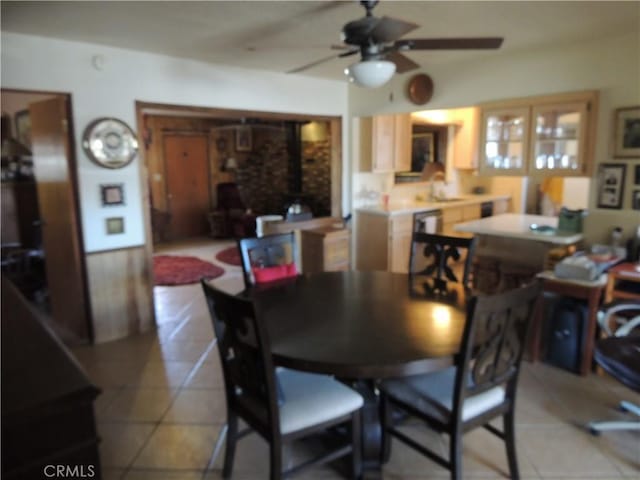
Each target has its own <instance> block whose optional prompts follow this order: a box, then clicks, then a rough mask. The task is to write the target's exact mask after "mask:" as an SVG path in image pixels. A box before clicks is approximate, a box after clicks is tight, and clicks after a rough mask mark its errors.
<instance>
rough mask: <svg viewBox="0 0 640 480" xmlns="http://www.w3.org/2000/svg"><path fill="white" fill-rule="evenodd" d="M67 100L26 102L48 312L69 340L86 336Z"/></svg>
mask: <svg viewBox="0 0 640 480" xmlns="http://www.w3.org/2000/svg"><path fill="white" fill-rule="evenodd" d="M69 112H70V108H69V100H68V98H66V97H63V96H60V97H55V98H52V99H49V100H43V101H40V102H36V103H31V104H30V105H29V116H30V118H31V142H32V147H31V148H32V152H33V165H34V172H35V177H36V182H37V189H38V204H39V207H40V216H41V219H42V247H43V250H44V254H45V262H46V270H47V285H48V289H49V301H50V303H51V315H52V318H53V321H54V323H55V324H56V325H58V326H60V327H61V328H62V329H63V333H64V334H71V335H72V337H76V338H72V339H70V340H75V339H77V340H90V339H91V338H92V332H91V325H90V321H89V319H90V314H89V302H88V300H87V290H86V272H85V266H84V257H83V250H84V247H83V243H82V232H81V228H80V219H79V211H80V210H79V204H78V197H77V188H76V181H75V159H74V158H73V155H72V150H71V138H72V136H71V132H70V127H69V125H70V122H69V118H70V115H69Z"/></svg>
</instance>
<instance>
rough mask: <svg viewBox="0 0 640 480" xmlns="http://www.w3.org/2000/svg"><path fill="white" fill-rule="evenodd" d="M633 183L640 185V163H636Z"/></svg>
mask: <svg viewBox="0 0 640 480" xmlns="http://www.w3.org/2000/svg"><path fill="white" fill-rule="evenodd" d="M633 183H634V184H635V185H640V165H636V170H635V173H634V175H633Z"/></svg>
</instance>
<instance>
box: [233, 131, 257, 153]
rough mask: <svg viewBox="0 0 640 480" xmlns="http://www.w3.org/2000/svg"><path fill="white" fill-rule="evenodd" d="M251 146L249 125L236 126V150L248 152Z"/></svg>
mask: <svg viewBox="0 0 640 480" xmlns="http://www.w3.org/2000/svg"><path fill="white" fill-rule="evenodd" d="M252 148H253V145H252V139H251V127H249V126H245V127H236V151H238V152H250V151H251V149H252Z"/></svg>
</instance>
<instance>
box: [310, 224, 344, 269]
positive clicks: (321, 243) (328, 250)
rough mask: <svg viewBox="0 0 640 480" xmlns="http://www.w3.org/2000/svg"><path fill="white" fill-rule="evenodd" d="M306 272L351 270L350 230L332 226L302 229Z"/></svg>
mask: <svg viewBox="0 0 640 480" xmlns="http://www.w3.org/2000/svg"><path fill="white" fill-rule="evenodd" d="M301 237H302V271H303V272H304V273H316V272H335V271H339V270H349V267H350V255H349V252H350V243H351V236H350V235H349V230H346V229H343V228H341V229H336V228H332V227H322V228H315V229H312V230H301Z"/></svg>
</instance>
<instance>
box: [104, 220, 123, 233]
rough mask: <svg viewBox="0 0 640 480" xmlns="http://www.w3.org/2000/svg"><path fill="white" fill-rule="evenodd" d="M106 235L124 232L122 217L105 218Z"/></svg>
mask: <svg viewBox="0 0 640 480" xmlns="http://www.w3.org/2000/svg"><path fill="white" fill-rule="evenodd" d="M105 223H106V226H107V235H117V234H120V233H124V217H111V218H107V219H106V220H105Z"/></svg>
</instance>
